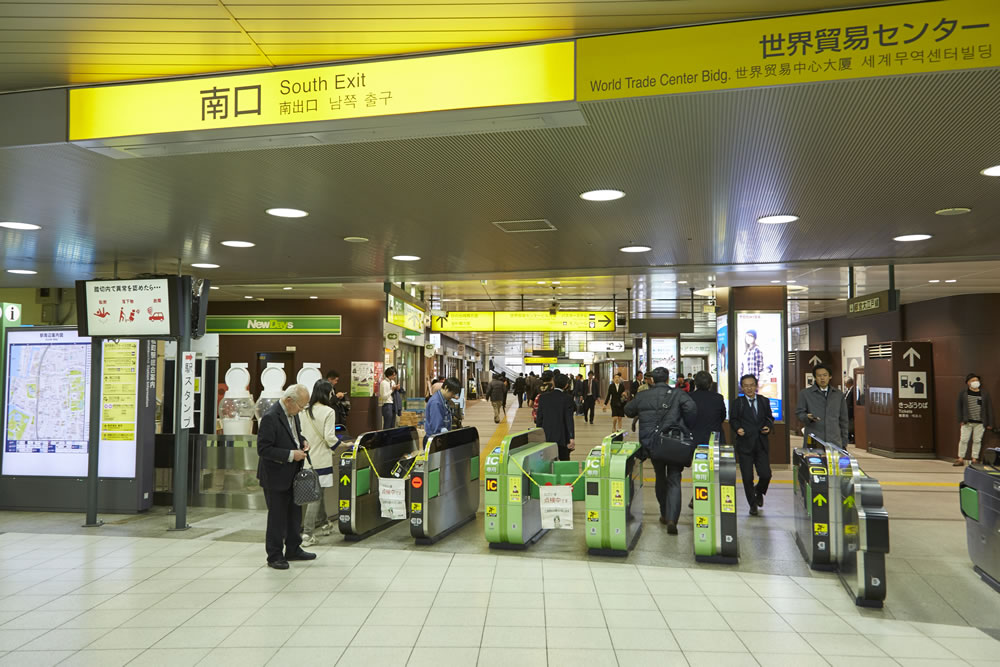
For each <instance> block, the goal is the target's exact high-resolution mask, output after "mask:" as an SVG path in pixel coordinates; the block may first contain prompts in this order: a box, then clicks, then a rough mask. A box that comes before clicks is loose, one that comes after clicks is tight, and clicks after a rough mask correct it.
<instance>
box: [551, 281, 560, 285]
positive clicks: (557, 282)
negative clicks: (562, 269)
mask: <svg viewBox="0 0 1000 667" xmlns="http://www.w3.org/2000/svg"><path fill="white" fill-rule="evenodd" d="M552 284H553V285H562V281H560V280H553V281H552Z"/></svg>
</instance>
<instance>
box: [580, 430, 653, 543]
mask: <svg viewBox="0 0 1000 667" xmlns="http://www.w3.org/2000/svg"><path fill="white" fill-rule="evenodd" d="M639 452H640V445H639V443H638V442H625V433H624V432H618V433H613V434H611V435H609V436H607V437H606V438H604V441H603V442H602V443H601V444H600V445H598V446H597V447H594V448H593V449H592V450H591V451H590V454H589V455H588V457H587V461H586V468H585V473H586V474H585V477H584V481H585V483H586V491H587V493H586V497H585V499H586V505H585V506H586V520H585V521H584V532H585V533H586V540H587V548H588V549H587V551H588V553H590V554H593V555H599V556H627V555H628V553H629V551H631V550H632V549H633V548H634V547H635V545H636V543H637V542H638V541H639V536H640V535H641V534H642V487H643V475H642V461H640V460H639V457H638V454H639Z"/></svg>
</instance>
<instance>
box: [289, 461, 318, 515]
mask: <svg viewBox="0 0 1000 667" xmlns="http://www.w3.org/2000/svg"><path fill="white" fill-rule="evenodd" d="M306 460H307V461H309V465H310V466H311V465H312V461H311V460H309V452H306ZM322 495H323V489H322V487H320V485H319V475H317V474H316V471H315V470H313V469H312V468H302V470H300V471H298V472H297V473H295V479H294V480H293V481H292V498H293V500H294V501H295V504H296V505H308V504H309V503H314V502H316V501H317V500H319V499H320V498H321V497H322Z"/></svg>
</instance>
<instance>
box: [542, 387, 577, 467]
mask: <svg viewBox="0 0 1000 667" xmlns="http://www.w3.org/2000/svg"><path fill="white" fill-rule="evenodd" d="M553 382H554V383H555V388H554V389H553V390H552V391H546V392H543V393H541V394H539V396H538V416H537V417H536V418H535V426H538V427H539V428H541V429H542V430H543V431H545V440H546V441H548V442H554V443H556V444H557V445H559V460H560V461H569V453H570V452H571V451H572V450H574V449H576V427H575V426H574V424H573V413H574V411H575V410H576V404H575V403H573V398H572V397H571V396H570V395H569V394H567V393H566V385H568V384H569V378H568V377H566V376H565V375H563V374H562V373H560V374H559V375H556V376H555V377H554V379H553Z"/></svg>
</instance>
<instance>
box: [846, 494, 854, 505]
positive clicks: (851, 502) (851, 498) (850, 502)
mask: <svg viewBox="0 0 1000 667" xmlns="http://www.w3.org/2000/svg"><path fill="white" fill-rule="evenodd" d="M844 505H845V506H847V507H854V496H847V497H846V498H844Z"/></svg>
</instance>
